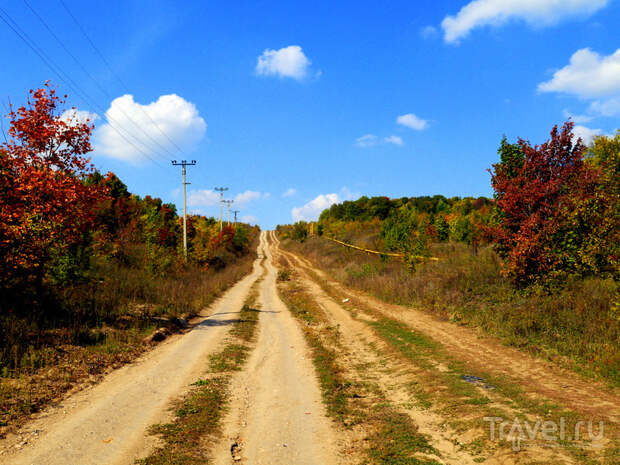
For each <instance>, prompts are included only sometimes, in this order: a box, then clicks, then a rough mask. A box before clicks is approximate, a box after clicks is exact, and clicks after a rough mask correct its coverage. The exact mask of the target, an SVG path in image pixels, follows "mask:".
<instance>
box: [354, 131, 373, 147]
mask: <svg viewBox="0 0 620 465" xmlns="http://www.w3.org/2000/svg"><path fill="white" fill-rule="evenodd" d="M378 140H379V139H378V137H377V136H375V135H374V134H365V135H363V136H361V137H358V138H357V139H355V145H357V146H358V147H361V148H366V147H372V146H373V145H377V142H378Z"/></svg>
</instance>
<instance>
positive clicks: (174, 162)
mask: <svg viewBox="0 0 620 465" xmlns="http://www.w3.org/2000/svg"><path fill="white" fill-rule="evenodd" d="M172 165H173V166H180V167H181V174H182V175H183V256H184V257H185V260H187V188H186V186H187V185H188V184H191V183H189V182H187V181H186V174H187V172H186V169H185V167H186V166H194V165H196V160H192V161H190V162H188V161H185V160H181V162H180V163H179V162H177V161H176V160H172Z"/></svg>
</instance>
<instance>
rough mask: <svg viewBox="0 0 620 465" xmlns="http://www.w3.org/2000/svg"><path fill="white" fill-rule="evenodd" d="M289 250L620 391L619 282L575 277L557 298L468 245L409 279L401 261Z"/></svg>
mask: <svg viewBox="0 0 620 465" xmlns="http://www.w3.org/2000/svg"><path fill="white" fill-rule="evenodd" d="M284 245H285V247H287V248H289V249H291V250H294V251H296V252H299V253H301V254H303V255H305V256H306V257H308V258H309V259H310V260H312V261H313V262H314V263H315V264H317V265H319V266H320V267H321V268H322V269H324V270H326V271H328V272H329V273H330V274H331V275H332V276H333V277H335V278H336V279H337V280H339V281H341V282H342V283H344V284H346V285H348V286H351V287H353V288H356V289H360V290H363V291H366V292H369V293H370V294H373V295H374V296H376V297H378V298H380V299H382V300H385V301H387V302H391V303H396V304H401V305H407V306H414V307H417V308H419V309H422V310H425V311H428V312H432V313H434V314H436V315H437V316H439V317H440V318H442V319H447V320H451V321H453V322H456V323H459V324H465V325H470V326H475V327H479V328H482V329H483V330H484V331H486V332H487V333H490V334H493V335H496V336H499V337H501V338H502V339H504V340H505V341H506V343H508V344H510V345H513V346H517V347H521V348H525V349H527V350H528V351H531V352H533V353H536V354H538V355H541V356H544V357H547V358H551V359H556V360H559V361H562V362H567V363H568V364H569V365H570V366H572V367H573V368H575V369H577V370H579V371H583V372H585V373H587V374H596V375H600V376H602V377H604V378H607V379H609V380H611V381H612V382H613V383H614V384H617V385H620V311H619V305H620V303H619V302H620V301H619V291H620V286H619V283H617V282H614V281H613V280H612V279H601V278H596V277H594V278H588V279H575V280H573V281H570V282H567V283H565V286H563V287H561V288H558V289H555V290H554V291H553V292H548V291H547V290H540V289H528V290H525V291H519V290H516V289H515V288H514V287H513V286H512V285H511V283H510V282H509V281H508V280H506V279H505V278H503V277H502V276H501V275H500V265H501V264H500V261H499V259H498V257H497V256H496V254H495V253H494V252H493V250H492V249H490V248H482V249H480V250H479V251H478V253H477V254H475V255H474V254H473V253H472V252H471V250H470V248H469V247H468V246H466V245H465V244H458V243H456V244H436V245H434V246H433V251H432V253H433V255H435V256H437V257H439V258H440V260H439V261H438V262H431V263H427V264H424V265H419V266H418V267H417V270H416V271H415V272H414V273H409V272H408V271H407V270H406V269H405V267H404V266H403V264H402V263H401V262H400V261H397V260H391V259H390V260H383V259H381V258H379V257H374V256H369V255H366V254H363V253H360V252H358V251H353V250H350V249H347V248H344V247H342V246H339V245H337V244H333V243H331V242H329V241H326V240H323V239H320V238H318V237H311V238H309V239H308V240H307V241H306V242H304V243H302V244H300V243H296V242H292V241H285V243H284Z"/></svg>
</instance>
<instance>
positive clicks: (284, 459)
mask: <svg viewBox="0 0 620 465" xmlns="http://www.w3.org/2000/svg"><path fill="white" fill-rule="evenodd" d="M265 254H266V258H267V260H266V262H265V267H266V270H267V271H266V274H265V278H264V280H263V281H262V282H261V283H260V294H259V306H260V308H261V315H260V319H259V335H258V339H257V342H256V347H255V348H254V351H253V353H252V355H251V357H250V359H249V360H248V363H247V366H246V369H245V370H244V371H243V372H241V373H240V374H239V375H238V376H237V377H236V378H235V379H234V381H233V386H235V388H234V392H233V395H232V405H233V408H232V410H231V412H230V414H229V416H228V418H227V420H226V422H225V426H224V431H225V435H224V436H225V437H224V440H223V441H222V442H221V444H220V445H219V446H218V447H217V449H216V453H215V463H216V464H219V465H225V464H231V463H244V464H251V465H293V464H295V465H311V464H316V465H331V464H337V463H342V461H341V460H339V458H338V457H339V454H338V450H339V447H338V444H337V441H338V440H337V437H338V436H337V431H334V430H333V428H332V425H331V422H330V421H329V420H328V419H327V418H326V416H325V411H324V407H323V405H322V403H321V394H320V391H319V386H318V382H317V379H316V376H315V373H314V368H313V365H312V362H311V359H310V355H309V351H308V348H307V347H306V343H305V341H304V338H303V335H302V333H301V330H300V329H299V327H298V326H297V323H296V322H295V320H294V319H293V317H292V316H291V314H290V313H289V311H288V309H287V308H286V306H285V305H284V303H283V302H282V301H281V300H280V298H279V297H278V294H277V289H276V275H277V270H276V269H275V267H274V265H273V263H272V261H273V257H272V254H271V251H270V249H269V248H267V249H266V251H265ZM232 444H237V445H238V448H234V452H233V454H231V445H232ZM233 455H235V456H236V457H237V460H236V461H235V460H233Z"/></svg>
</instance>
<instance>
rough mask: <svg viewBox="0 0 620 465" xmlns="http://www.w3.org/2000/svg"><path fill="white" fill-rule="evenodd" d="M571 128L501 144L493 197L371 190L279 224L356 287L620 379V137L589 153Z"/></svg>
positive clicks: (302, 249)
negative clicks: (311, 218) (312, 216)
mask: <svg viewBox="0 0 620 465" xmlns="http://www.w3.org/2000/svg"><path fill="white" fill-rule="evenodd" d="M571 129H572V124H571V123H567V124H566V125H565V126H564V127H563V128H561V129H557V128H554V130H553V131H552V133H551V138H550V140H549V141H547V142H546V143H545V144H543V145H541V146H535V147H533V146H531V145H530V144H529V142H526V141H523V140H519V141H518V142H517V143H515V144H511V143H509V142H508V141H507V140H506V139H504V140H502V142H501V145H500V148H499V151H498V154H499V157H500V161H499V163H497V164H496V165H494V166H493V170H492V173H491V174H492V185H493V188H494V190H495V196H494V198H493V199H485V198H478V199H473V198H463V199H461V198H451V199H448V198H445V197H443V196H434V197H417V198H403V199H388V198H386V197H375V198H371V199H369V198H366V197H362V198H361V199H359V200H357V201H348V202H343V203H342V204H336V205H333V206H332V207H331V208H329V209H328V210H325V211H324V212H323V213H322V214H321V216H320V219H319V221H318V223H310V224H308V223H297V224H295V225H289V226H279V227H278V232H279V235H280V237H281V238H282V239H283V246H284V247H285V248H288V249H290V250H293V251H296V252H298V253H301V254H302V255H304V256H306V257H307V258H309V259H310V260H312V261H313V262H314V263H315V264H317V265H318V266H320V268H321V269H323V270H325V271H327V272H328V273H330V274H331V275H332V276H333V277H335V278H336V279H337V280H339V281H341V282H343V283H344V284H346V285H348V286H351V287H353V288H356V289H360V290H363V291H367V292H369V293H371V294H373V295H375V296H376V297H379V298H381V299H383V300H386V301H389V302H391V303H397V304H401V305H408V306H414V307H417V308H420V309H422V310H426V311H430V312H433V313H435V314H437V315H438V316H439V317H441V318H445V319H449V320H451V321H454V322H456V323H459V324H466V325H470V326H475V327H479V328H482V329H483V330H485V331H486V332H488V333H490V334H493V335H496V336H500V337H501V338H503V339H504V340H505V341H506V342H507V343H508V344H510V345H514V346H517V347H520V348H524V349H526V350H528V351H530V352H533V353H535V354H537V355H540V356H542V357H545V358H549V359H553V360H556V361H558V362H560V363H562V364H565V365H568V366H571V367H572V368H573V369H576V370H578V371H580V372H583V373H585V374H588V375H591V376H598V377H602V378H605V379H607V380H609V381H610V382H611V383H613V384H615V385H617V386H620V313H619V311H620V292H619V290H620V286H619V280H620V268H619V263H618V259H619V257H620V249H619V247H620V236H619V235H620V228H619V227H618V225H620V196H619V193H620V187H619V182H620V175H619V172H618V171H619V170H620V162H619V161H618V160H619V156H620V133H619V134H618V135H616V136H615V137H613V138H612V137H599V138H597V139H596V140H595V142H594V143H593V144H592V145H591V146H590V147H587V148H586V147H584V146H583V145H581V142H580V141H575V140H574V138H573V137H572V134H571ZM304 231H305V232H304ZM313 232H314V234H312V233H313ZM321 236H326V237H333V238H336V239H339V240H342V241H344V242H348V243H351V244H355V245H357V246H362V247H366V248H368V249H372V250H377V251H380V252H381V251H383V252H389V251H397V252H399V253H401V254H402V255H403V259H402V260H399V259H395V258H389V257H387V256H381V255H367V254H364V253H363V252H359V251H356V250H352V249H349V248H345V247H343V246H341V245H339V244H335V243H333V242H330V241H327V240H325V239H324V238H323V237H321ZM428 256H433V257H436V258H438V259H439V260H438V261H429V260H426V259H425V257H428Z"/></svg>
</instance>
